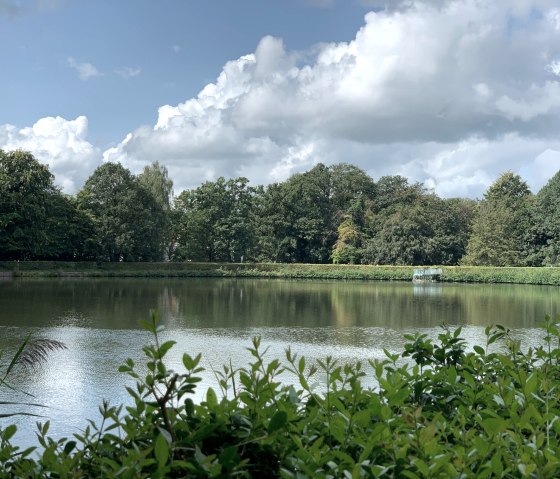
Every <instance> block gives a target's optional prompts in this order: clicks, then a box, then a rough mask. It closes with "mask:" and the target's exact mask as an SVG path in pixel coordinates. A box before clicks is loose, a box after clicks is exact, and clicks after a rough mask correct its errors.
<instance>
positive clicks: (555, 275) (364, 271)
mask: <svg viewBox="0 0 560 479" xmlns="http://www.w3.org/2000/svg"><path fill="white" fill-rule="evenodd" d="M442 269H443V275H442V278H441V279H442V281H445V282H468V283H518V284H550V285H560V268H544V267H543V268H498V267H483V266H444V267H442ZM413 271H414V267H413V266H368V265H333V264H280V263H276V264H272V263H243V264H232V263H95V262H62V261H29V262H13V261H4V262H0V274H4V275H13V276H14V277H59V276H77V277H80V276H83V277H139V278H141V277H153V278H165V277H176V278H191V277H250V278H297V279H340V280H376V281H411V280H412V273H413Z"/></svg>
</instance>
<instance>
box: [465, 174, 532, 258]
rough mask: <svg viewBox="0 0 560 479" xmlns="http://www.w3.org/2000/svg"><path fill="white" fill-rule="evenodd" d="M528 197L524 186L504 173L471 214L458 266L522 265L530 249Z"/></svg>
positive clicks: (522, 182) (526, 187)
mask: <svg viewBox="0 0 560 479" xmlns="http://www.w3.org/2000/svg"><path fill="white" fill-rule="evenodd" d="M531 202H532V195H531V192H530V190H529V187H528V186H527V184H526V183H525V182H524V181H523V180H522V179H521V177H519V176H518V175H514V174H513V173H512V172H511V171H508V172H506V173H504V174H502V175H501V176H500V178H498V179H497V180H496V181H495V182H494V183H493V184H492V185H491V186H490V187H489V188H488V190H487V192H486V193H485V195H484V200H483V201H482V202H481V203H480V205H479V206H478V208H477V211H476V213H475V217H474V220H473V226H472V235H471V237H470V239H469V243H468V245H467V254H466V255H465V256H464V257H463V258H462V260H461V263H462V264H468V265H482V266H523V265H526V264H527V256H528V254H529V250H530V244H529V243H530V241H529V235H530V233H529V232H530V229H531Z"/></svg>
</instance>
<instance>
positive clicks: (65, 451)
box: [0, 317, 560, 479]
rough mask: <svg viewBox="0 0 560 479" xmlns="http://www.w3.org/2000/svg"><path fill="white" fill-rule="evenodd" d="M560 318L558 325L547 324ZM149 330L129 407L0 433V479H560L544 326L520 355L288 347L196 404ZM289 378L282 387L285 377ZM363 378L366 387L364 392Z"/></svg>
mask: <svg viewBox="0 0 560 479" xmlns="http://www.w3.org/2000/svg"><path fill="white" fill-rule="evenodd" d="M559 320H560V318H557V319H556V322H557V321H559ZM144 326H145V327H146V328H147V329H148V330H150V331H151V332H152V334H153V335H154V339H155V340H154V342H153V344H152V345H148V346H145V347H144V352H145V354H146V360H145V362H146V364H143V365H141V366H140V367H139V366H138V365H136V364H134V362H133V361H132V360H131V359H129V360H127V361H126V363H125V364H124V365H123V366H122V367H121V368H120V370H121V372H123V373H126V374H128V375H129V376H130V377H131V378H132V379H133V380H134V381H135V382H136V385H135V386H134V387H128V388H127V390H128V392H129V394H130V395H131V399H132V402H131V405H129V406H128V407H126V408H124V407H123V406H121V405H112V404H109V403H108V402H104V403H103V404H102V405H101V406H100V412H101V414H102V420H101V421H99V422H97V423H96V422H90V424H89V425H88V426H87V427H86V428H85V430H84V431H81V432H79V433H76V434H75V435H74V437H72V438H63V439H54V438H52V437H50V436H49V424H48V423H44V424H39V425H38V432H37V438H38V443H39V445H40V446H41V447H40V448H39V449H36V450H34V449H33V448H30V449H26V450H22V449H20V448H19V447H17V446H16V445H14V443H13V442H12V441H13V437H14V434H15V433H16V426H15V425H9V426H7V427H4V428H2V429H0V468H1V470H2V477H9V478H45V477H49V478H55V477H56V478H76V479H79V478H92V477H100V478H101V477H103V478H130V479H133V478H134V479H136V478H154V479H156V478H174V477H177V478H179V477H193V478H195V477H199V478H208V477H215V478H225V477H240V478H250V477H254V478H261V477H270V478H275V477H281V478H284V479H288V478H301V479H304V478H339V477H340V478H345V477H348V478H374V477H395V478H411V479H422V478H436V477H441V478H446V477H457V478H459V477H461V478H489V477H511V478H524V477H528V478H532V477H539V478H554V477H559V475H560V460H559V457H560V425H559V423H558V417H559V415H560V409H559V403H558V388H559V387H560V375H559V368H558V365H559V360H560V349H558V344H559V342H560V333H559V331H558V329H557V327H556V325H555V321H553V320H551V319H550V318H547V320H546V322H545V324H544V330H543V341H542V345H541V346H539V347H537V348H535V349H529V350H526V349H523V348H522V347H521V344H520V342H519V341H517V340H515V338H514V337H512V336H510V334H509V332H508V331H507V330H506V329H504V328H502V327H499V326H498V327H496V328H490V327H488V328H487V329H486V341H485V342H484V344H481V345H476V346H474V347H473V350H472V351H471V350H468V349H467V344H466V342H465V341H464V339H463V338H462V337H461V330H460V329H457V330H455V331H448V330H442V333H441V334H440V335H439V337H438V339H437V340H436V341H432V340H431V339H429V338H428V337H427V336H426V335H425V334H416V335H408V336H405V338H406V339H407V340H408V342H407V344H405V346H404V350H403V351H402V352H400V353H396V354H393V353H391V352H389V351H386V352H385V354H386V356H385V357H384V358H380V359H377V360H371V361H367V358H365V359H366V361H367V363H366V364H363V363H353V364H346V363H343V362H340V361H337V360H334V359H332V358H325V359H324V360H320V361H317V363H312V364H310V363H309V362H307V361H306V360H305V358H304V357H298V356H297V355H296V354H295V353H293V352H291V351H290V350H288V351H286V357H285V359H284V360H278V359H275V358H271V359H268V358H267V357H266V349H265V348H264V347H263V346H262V345H261V342H260V340H259V339H258V338H255V339H254V340H253V344H252V346H251V347H250V348H249V351H250V352H251V354H252V356H253V360H252V363H251V364H249V365H248V366H246V367H242V368H238V369H237V368H235V367H233V368H232V366H231V365H227V366H224V367H223V368H222V369H221V370H217V371H215V374H216V378H217V380H218V383H219V388H220V390H219V391H215V390H214V389H211V388H209V389H208V390H207V391H206V393H205V394H204V396H203V399H202V400H200V401H195V400H194V399H195V396H194V395H193V393H194V392H195V390H196V387H197V384H198V383H200V381H201V373H202V372H203V369H202V368H201V367H200V359H201V356H200V355H198V356H196V357H192V356H189V355H188V354H187V353H185V354H184V355H183V358H182V363H183V365H182V366H181V369H182V371H180V372H176V371H174V370H171V369H168V367H167V366H166V364H165V358H166V354H167V353H168V351H169V350H170V349H171V348H172V347H173V345H174V342H173V341H166V342H160V341H159V340H158V326H157V322H156V319H155V317H152V320H151V321H147V322H144ZM290 379H291V380H290ZM368 384H369V385H371V384H373V385H374V387H373V388H372V387H371V386H369V385H368Z"/></svg>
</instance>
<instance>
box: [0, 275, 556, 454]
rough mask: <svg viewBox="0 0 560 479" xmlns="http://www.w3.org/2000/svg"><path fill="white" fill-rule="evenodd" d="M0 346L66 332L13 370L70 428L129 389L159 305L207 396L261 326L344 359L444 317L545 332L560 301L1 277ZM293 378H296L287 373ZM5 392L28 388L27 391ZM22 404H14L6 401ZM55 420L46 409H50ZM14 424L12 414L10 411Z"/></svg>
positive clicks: (397, 286)
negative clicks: (42, 358) (39, 357)
mask: <svg viewBox="0 0 560 479" xmlns="http://www.w3.org/2000/svg"><path fill="white" fill-rule="evenodd" d="M0 306H1V309H0V311H1V316H0V328H1V332H2V334H1V336H0V348H1V349H2V350H3V351H4V356H3V359H4V363H3V367H4V368H5V366H6V363H7V362H8V360H7V358H10V357H11V354H13V353H14V352H15V351H16V349H17V346H18V345H19V343H20V342H21V340H22V339H23V338H25V337H26V336H27V335H29V334H31V336H32V337H34V338H50V339H56V340H59V341H63V342H64V343H65V344H66V346H67V349H66V350H64V351H56V352H54V353H52V354H51V355H50V357H49V360H48V362H47V363H45V364H43V365H41V366H40V367H38V368H37V369H36V370H19V371H16V373H15V374H14V375H13V376H12V377H11V381H12V384H13V385H14V386H17V388H19V389H21V390H24V391H27V392H29V393H32V394H33V395H34V396H35V397H34V398H33V399H32V401H33V402H39V403H41V404H44V405H46V406H48V408H47V409H45V410H43V409H39V408H30V407H27V408H23V407H21V408H16V410H24V411H28V412H35V413H38V414H43V415H45V416H47V417H48V418H49V419H50V420H51V432H52V434H53V435H54V436H57V437H59V436H62V435H64V436H69V435H71V434H72V433H73V432H78V431H79V430H80V429H81V428H83V427H84V426H85V425H86V419H88V418H90V419H97V418H98V417H99V413H98V411H97V408H98V406H99V404H100V403H101V401H102V399H109V400H110V402H111V403H112V404H117V403H123V402H127V401H128V396H127V394H126V391H125V389H124V385H125V383H127V384H130V381H128V380H127V378H126V377H125V376H124V375H122V374H120V373H118V372H117V369H118V367H119V366H120V365H121V364H122V363H123V361H124V360H125V359H126V358H128V357H131V358H133V359H134V360H135V361H137V362H141V361H142V352H141V347H142V345H144V344H146V343H147V342H149V341H150V339H151V338H150V335H149V334H148V333H146V332H144V331H142V330H141V329H140V327H139V324H138V320H140V319H147V318H148V316H149V311H150V310H151V309H156V310H158V311H159V313H160V317H161V323H162V324H163V325H164V326H165V333H164V337H165V338H166V339H173V340H175V341H177V343H178V344H177V346H176V347H175V348H174V350H173V351H172V354H171V357H170V363H171V365H172V366H173V367H175V368H177V369H179V368H180V356H181V354H182V353H183V352H188V353H189V354H191V355H196V354H198V353H199V352H201V353H202V354H203V365H204V366H205V367H206V368H207V372H206V374H205V375H204V380H203V382H202V384H201V386H199V394H198V397H200V396H201V394H202V393H203V392H204V390H205V388H206V387H208V386H215V385H216V381H215V379H214V374H213V373H212V370H211V369H212V368H214V369H219V368H220V367H221V366H222V365H223V364H226V363H229V361H230V360H231V362H232V364H233V365H234V366H236V367H239V366H244V365H246V364H247V363H248V361H249V360H250V355H249V354H248V352H247V350H246V348H247V347H248V346H250V344H251V338H252V337H254V336H257V335H258V336H261V337H262V342H263V346H268V347H269V348H270V349H269V353H268V356H269V357H270V358H275V357H283V354H284V350H285V348H287V347H288V346H291V348H292V350H294V351H296V352H299V353H303V354H305V355H306V357H307V358H310V359H312V358H324V357H326V356H327V355H331V356H334V357H336V358H339V359H340V360H341V361H354V360H361V361H363V362H365V361H366V360H367V359H374V358H382V357H383V355H384V353H383V348H387V349H388V350H390V351H392V352H397V351H400V350H401V349H402V346H403V344H404V340H403V334H405V333H409V332H414V331H421V332H425V333H427V334H428V335H430V336H431V337H433V338H436V337H437V335H438V334H439V333H440V332H441V327H440V326H441V325H442V324H447V325H449V326H450V327H452V328H455V327H457V326H462V327H463V334H462V336H463V337H465V338H466V339H467V340H468V342H469V343H470V344H471V345H473V344H476V343H483V342H484V328H485V326H486V325H488V324H501V325H503V326H506V327H508V328H510V329H511V330H512V334H513V335H514V336H515V337H518V338H520V339H522V341H523V344H524V345H525V346H529V345H535V344H538V343H539V341H540V340H541V338H542V332H541V331H540V330H539V329H537V324H538V323H539V322H540V321H542V319H543V318H544V315H545V314H551V315H553V316H556V314H557V313H558V312H560V296H559V295H558V287H555V286H526V285H476V284H447V283H440V284H434V283H428V284H413V283H412V282H410V283H407V282H350V281H296V280H294V281H290V280H267V279H210V278H209V279H206V278H204V279H198V278H197V279H194V278H193V279H80V278H68V279H44V280H4V281H1V282H0ZM287 380H289V379H287ZM2 394H3V395H2V398H3V399H6V398H9V399H12V400H13V399H15V400H18V401H25V400H29V399H28V398H27V397H26V396H25V395H23V394H16V395H14V394H12V393H10V394H8V395H7V391H6V390H5V389H4V390H3V391H2ZM4 408H5V410H6V411H13V410H14V409H6V407H4ZM36 420H37V419H36V418H29V417H20V418H17V419H15V420H4V421H11V422H16V423H17V424H18V428H19V429H20V430H19V432H18V436H17V440H18V441H20V442H21V443H22V444H29V443H31V442H32V441H33V437H34V430H35V422H36ZM42 420H46V419H42ZM4 424H6V422H4Z"/></svg>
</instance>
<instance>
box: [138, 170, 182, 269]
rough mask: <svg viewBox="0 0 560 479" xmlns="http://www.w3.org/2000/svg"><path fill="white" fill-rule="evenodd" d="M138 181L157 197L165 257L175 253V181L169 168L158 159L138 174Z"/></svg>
mask: <svg viewBox="0 0 560 479" xmlns="http://www.w3.org/2000/svg"><path fill="white" fill-rule="evenodd" d="M138 181H139V183H140V185H141V186H142V187H144V188H145V189H146V190H147V191H148V193H149V194H150V195H151V196H152V197H153V198H154V199H155V201H156V203H157V204H158V206H159V209H160V213H161V218H160V220H161V239H162V247H163V249H164V251H165V258H166V259H169V258H171V256H172V255H173V250H174V243H175V239H174V238H173V237H172V234H171V201H172V198H173V181H172V180H171V179H170V178H169V173H168V171H167V168H166V167H165V166H163V165H160V164H159V163H158V162H157V161H156V162H154V163H152V164H151V165H149V166H145V167H144V170H143V171H142V173H140V174H139V175H138Z"/></svg>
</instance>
